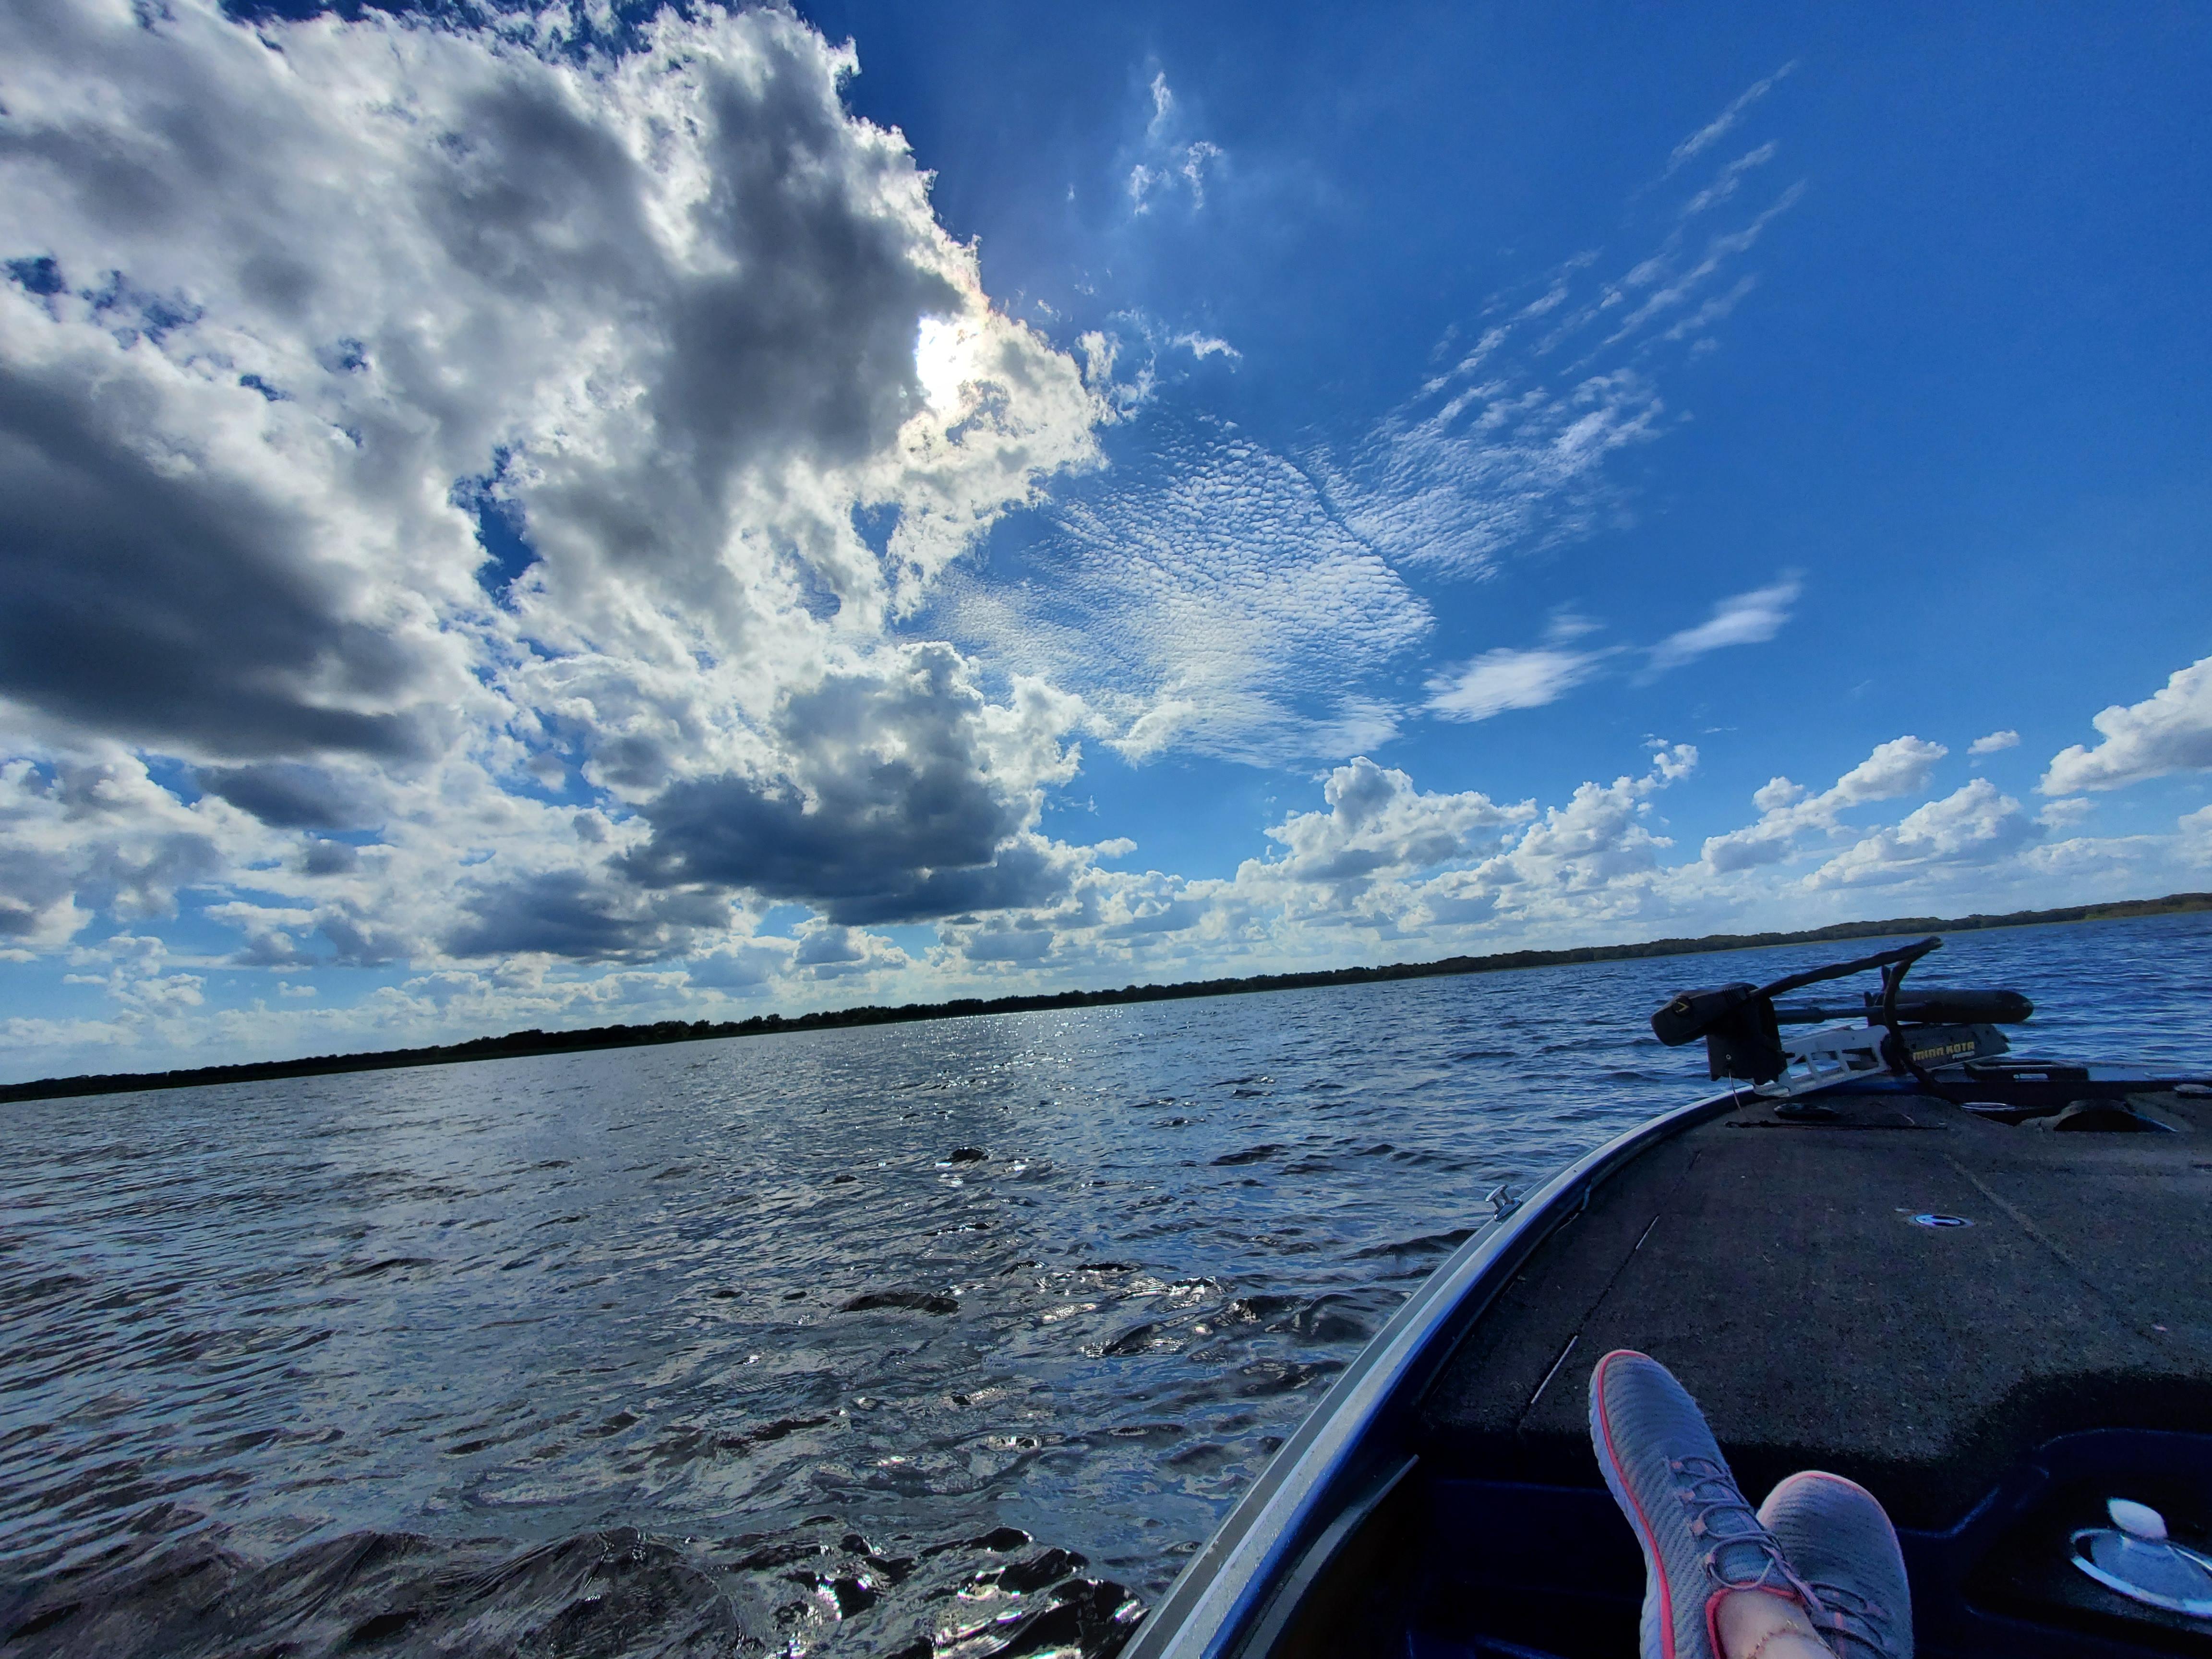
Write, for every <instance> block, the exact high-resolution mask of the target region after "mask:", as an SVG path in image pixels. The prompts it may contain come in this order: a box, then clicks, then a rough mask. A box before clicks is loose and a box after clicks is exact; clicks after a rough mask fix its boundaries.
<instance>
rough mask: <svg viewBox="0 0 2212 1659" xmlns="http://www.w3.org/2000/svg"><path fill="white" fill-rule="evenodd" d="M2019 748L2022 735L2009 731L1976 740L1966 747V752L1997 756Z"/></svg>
mask: <svg viewBox="0 0 2212 1659" xmlns="http://www.w3.org/2000/svg"><path fill="white" fill-rule="evenodd" d="M2019 747H2020V733H2019V732H2014V731H2010V730H2007V731H2003V732H1990V734H1989V735H1988V736H1987V737H1982V738H1975V739H1974V740H1973V741H1972V743H1970V744H1967V745H1966V752H1967V753H1968V754H1970V755H1996V754H2002V752H2003V751H2004V750H2008V749H2017V748H2019Z"/></svg>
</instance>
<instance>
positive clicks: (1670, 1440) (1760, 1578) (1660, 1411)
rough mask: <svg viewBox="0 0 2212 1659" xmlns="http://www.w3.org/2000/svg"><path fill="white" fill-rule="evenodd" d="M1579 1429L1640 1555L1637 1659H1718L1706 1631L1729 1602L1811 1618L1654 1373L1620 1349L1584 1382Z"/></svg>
mask: <svg viewBox="0 0 2212 1659" xmlns="http://www.w3.org/2000/svg"><path fill="white" fill-rule="evenodd" d="M1589 1420H1590V1444H1591V1446H1592V1448H1593V1449H1595V1451H1596V1453H1597V1462H1598V1468H1600V1469H1601V1471H1602V1472H1603V1473H1604V1475H1605V1484H1606V1486H1607V1487H1608V1488H1610V1489H1611V1491H1612V1492H1613V1501H1614V1502H1615V1503H1617V1504H1620V1510H1621V1513H1622V1514H1624V1515H1626V1516H1627V1517H1628V1524H1629V1525H1630V1527H1632V1528H1634V1530H1635V1533H1636V1541H1637V1542H1638V1544H1639V1545H1641V1546H1642V1547H1643V1550H1644V1620H1643V1627H1642V1632H1641V1643H1642V1652H1643V1656H1644V1659H1723V1652H1722V1649H1721V1642H1720V1636H1719V1632H1717V1630H1716V1629H1715V1628H1714V1624H1713V1620H1714V1615H1715V1614H1716V1613H1717V1610H1718V1608H1719V1605H1720V1601H1721V1598H1722V1597H1723V1596H1724V1595H1729V1594H1731V1593H1733V1592H1735V1591H1738V1590H1758V1591H1762V1592H1764V1593H1765V1594H1767V1595H1776V1596H1780V1597H1781V1598H1783V1599H1784V1601H1791V1602H1795V1603H1796V1604H1797V1605H1798V1606H1800V1607H1804V1608H1806V1609H1807V1610H1808V1612H1810V1610H1811V1609H1812V1608H1813V1607H1814V1600H1813V1592H1812V1591H1811V1589H1809V1588H1808V1586H1807V1585H1806V1584H1805V1583H1803V1581H1802V1580H1801V1579H1800V1578H1799V1577H1798V1576H1797V1575H1796V1572H1794V1571H1791V1568H1790V1560H1789V1558H1788V1557H1787V1556H1785V1555H1784V1553H1783V1549H1782V1546H1781V1545H1780V1544H1779V1543H1778V1542H1777V1541H1776V1540H1775V1537H1774V1534H1772V1533H1771V1532H1769V1531H1768V1530H1767V1529H1766V1528H1765V1526H1763V1525H1761V1524H1760V1522H1759V1516H1758V1515H1757V1514H1756V1513H1754V1512H1753V1509H1752V1507H1751V1505H1750V1504H1749V1503H1747V1501H1746V1500H1745V1498H1744V1496H1743V1493H1742V1492H1740V1491H1738V1490H1737V1488H1736V1484H1735V1476H1734V1475H1732V1474H1729V1467H1728V1464H1727V1462H1726V1461H1725V1460H1723V1458H1722V1456H1721V1449H1720V1447H1719V1446H1718V1445H1717V1444H1716V1443H1714V1440H1713V1437H1712V1431H1711V1430H1710V1429H1708V1428H1707V1427H1706V1426H1705V1418H1704V1416H1703V1415H1702V1414H1701V1413H1699V1410H1698V1407H1697V1402H1696V1401H1693V1400H1692V1399H1691V1398H1690V1396H1689V1395H1688V1394H1687V1393H1686V1392H1685V1391H1684V1390H1683V1388H1682V1385H1681V1384H1680V1383H1677V1382H1676V1381H1675V1380H1674V1376H1673V1375H1672V1374H1671V1373H1670V1372H1669V1371H1668V1370H1667V1368H1666V1367H1665V1366H1664V1365H1662V1364H1660V1363H1659V1362H1658V1361H1657V1360H1656V1359H1654V1358H1651V1357H1650V1355H1648V1354H1640V1353H1637V1352H1633V1351H1632V1350H1630V1349H1627V1348H1617V1349H1615V1350H1614V1351H1613V1352H1611V1353H1609V1354H1607V1355H1606V1356H1605V1358H1602V1359H1601V1360H1599V1361H1598V1362H1597V1368H1596V1369H1595V1370H1593V1371H1592V1372H1591V1373H1590V1385H1589ZM1853 1659H1857V1656H1853Z"/></svg>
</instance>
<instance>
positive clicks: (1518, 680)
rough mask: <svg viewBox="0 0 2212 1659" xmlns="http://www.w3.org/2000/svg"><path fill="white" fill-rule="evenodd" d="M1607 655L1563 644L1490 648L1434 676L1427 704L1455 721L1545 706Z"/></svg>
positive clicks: (1432, 709)
mask: <svg viewBox="0 0 2212 1659" xmlns="http://www.w3.org/2000/svg"><path fill="white" fill-rule="evenodd" d="M1606 655H1607V653H1605V652H1602V651H1575V650H1571V649H1568V648H1566V647H1561V646H1541V647H1536V648H1534V649H1533V650H1527V651H1510V650H1499V651H1486V652H1484V653H1482V654H1481V655H1480V656H1479V657H1477V658H1475V659H1474V660H1473V661H1472V662H1467V663H1462V664H1461V665H1459V666H1458V667H1457V668H1455V669H1451V670H1449V671H1447V672H1445V673H1443V674H1439V675H1437V676H1436V677H1435V678H1431V680H1430V681H1429V691H1430V694H1431V695H1430V697H1429V700H1428V702H1427V703H1426V704H1425V707H1426V708H1428V710H1429V712H1430V713H1431V714H1439V715H1441V716H1443V718H1444V719H1445V720H1488V719H1489V718H1490V717H1491V716H1492V714H1504V712H1505V711H1506V710H1508V709H1510V708H1542V707H1543V706H1544V705H1545V704H1546V703H1548V702H1557V701H1558V700H1559V698H1560V697H1562V696H1565V695H1566V693H1567V692H1569V691H1570V690H1573V689H1574V688H1575V687H1576V686H1577V685H1580V684H1582V683H1583V681H1584V680H1586V679H1588V678H1589V677H1590V676H1591V675H1592V674H1593V673H1595V671H1597V665H1598V664H1599V663H1600V662H1601V661H1603V660H1604V659H1605V657H1606Z"/></svg>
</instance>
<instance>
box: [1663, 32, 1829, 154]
mask: <svg viewBox="0 0 2212 1659" xmlns="http://www.w3.org/2000/svg"><path fill="white" fill-rule="evenodd" d="M1796 67H1797V60H1796V58H1791V59H1790V61H1789V62H1788V63H1786V64H1784V65H1783V66H1782V67H1781V68H1780V69H1778V70H1775V71H1774V73H1773V74H1771V75H1770V76H1765V78H1764V79H1762V80H1758V81H1754V82H1752V83H1751V85H1750V86H1748V87H1747V88H1745V89H1744V90H1743V91H1742V92H1741V93H1740V94H1737V96H1736V98H1735V101H1734V102H1733V103H1731V104H1729V106H1728V107H1727V108H1726V109H1724V110H1723V111H1722V112H1720V113H1719V114H1718V115H1717V116H1715V117H1714V118H1712V119H1711V120H1710V121H1708V122H1707V123H1705V125H1704V126H1702V127H1699V129H1698V130H1697V131H1695V132H1693V133H1692V134H1691V135H1690V136H1689V137H1686V138H1685V139H1684V140H1682V142H1681V143H1679V144H1677V145H1675V146H1674V154H1673V155H1669V156H1668V158H1667V173H1668V176H1669V177H1672V176H1673V175H1674V173H1677V172H1679V171H1680V169H1681V167H1683V165H1684V164H1685V163H1686V162H1688V161H1692V160H1694V159H1696V158H1697V157H1698V156H1699V155H1704V154H1705V151H1707V150H1709V149H1711V148H1712V147H1713V146H1714V145H1715V144H1717V143H1720V141H1721V140H1722V139H1723V138H1725V137H1728V135H1729V133H1731V132H1733V131H1735V128H1736V125H1737V124H1738V123H1739V122H1741V120H1742V119H1743V117H1744V112H1746V111H1747V110H1748V109H1750V107H1751V106H1753V104H1755V103H1757V102H1758V101H1759V100H1760V99H1762V98H1764V97H1765V96H1766V94H1768V93H1770V92H1771V91H1773V90H1774V88H1775V84H1776V82H1779V81H1781V80H1782V79H1783V78H1784V76H1787V75H1789V74H1790V71H1791V70H1795V69H1796Z"/></svg>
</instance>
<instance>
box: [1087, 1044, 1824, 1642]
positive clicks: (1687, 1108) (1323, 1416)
mask: <svg viewBox="0 0 2212 1659" xmlns="http://www.w3.org/2000/svg"><path fill="white" fill-rule="evenodd" d="M1851 1080H1852V1081H1858V1082H1863V1079H1851ZM1842 1081H1844V1079H1837V1082H1838V1083H1840V1082H1842ZM1826 1086H1827V1087H1831V1088H1832V1087H1834V1086H1835V1085H1834V1084H1830V1085H1826ZM1807 1092H1812V1091H1807ZM1744 1103H1745V1095H1744V1092H1743V1091H1742V1090H1741V1088H1737V1089H1731V1090H1729V1091H1727V1092H1725V1093H1721V1094H1715V1095H1708V1096H1705V1097H1701V1098H1699V1099H1698V1100H1694V1101H1692V1102H1690V1103H1688V1104H1686V1105H1683V1106H1678V1107H1675V1108H1674V1109H1671V1110H1668V1111H1664V1112H1662V1113H1660V1114H1658V1115H1656V1116H1654V1117H1651V1118H1648V1119H1646V1120H1644V1121H1643V1122H1641V1123H1639V1124H1637V1125H1635V1126H1634V1127H1631V1128H1628V1129H1625V1130H1623V1131H1622V1132H1621V1133H1619V1134H1617V1135H1615V1136H1614V1137H1613V1139H1610V1140H1607V1141H1606V1142H1605V1143H1603V1144H1602V1145H1601V1146H1596V1147H1595V1148H1593V1149H1592V1150H1591V1151H1589V1152H1586V1153H1584V1154H1583V1156H1582V1157H1581V1158H1578V1159H1577V1160H1576V1161H1575V1162H1574V1163H1572V1164H1569V1165H1568V1166H1567V1167H1566V1168H1565V1170H1561V1171H1560V1172H1559V1174H1558V1175H1556V1176H1553V1177H1552V1179H1551V1180H1550V1181H1548V1182H1545V1184H1544V1185H1543V1186H1541V1187H1540V1188H1538V1189H1537V1190H1536V1191H1535V1193H1534V1194H1531V1195H1530V1196H1529V1197H1528V1199H1527V1200H1524V1201H1523V1202H1522V1204H1521V1205H1520V1206H1518V1207H1517V1208H1516V1209H1514V1210H1512V1211H1510V1212H1508V1213H1507V1214H1505V1215H1502V1216H1498V1217H1496V1218H1493V1219H1492V1220H1491V1221H1490V1222H1488V1223H1487V1224H1486V1225H1484V1226H1483V1227H1482V1228H1481V1229H1480V1231H1478V1232H1477V1233H1476V1234H1475V1235H1474V1237H1472V1238H1470V1239H1468V1241H1467V1242H1466V1243H1464V1244H1462V1245H1461V1246H1460V1248H1459V1249H1457V1250H1456V1251H1455V1252H1454V1253H1453V1254H1452V1255H1450V1256H1449V1258H1447V1259H1446V1260H1445V1261H1443V1262H1441V1263H1439V1264H1438V1265H1437V1269H1436V1271H1435V1272H1434V1273H1431V1274H1430V1275H1429V1276H1428V1278H1426V1279H1424V1280H1423V1281H1422V1282H1421V1284H1420V1285H1419V1287H1418V1288H1417V1289H1415V1291H1413V1294H1412V1295H1411V1296H1409V1297H1407V1298H1406V1300H1405V1301H1404V1302H1403V1303H1402V1304H1400V1305H1399V1308H1398V1310H1397V1311H1396V1312H1395V1314H1393V1315H1392V1316H1391V1318H1390V1320H1389V1323H1387V1324H1385V1325H1384V1326H1383V1328H1382V1330H1380V1331H1379V1332H1377V1333H1376V1335H1375V1338H1374V1340H1371V1341H1370V1342H1369V1343H1368V1345H1367V1346H1365V1347H1364V1348H1363V1349H1362V1350H1361V1351H1360V1352H1359V1354H1358V1357H1357V1358H1354V1359H1353V1360H1352V1364H1350V1365H1349V1366H1347V1367H1346V1370H1345V1371H1344V1373H1343V1374H1342V1375H1341V1376H1339V1377H1338V1378H1337V1379H1336V1381H1335V1383H1334V1384H1333V1385H1332V1386H1331V1387H1330V1389H1329V1391H1328V1394H1327V1395H1323V1396H1322V1400H1321V1401H1320V1403H1319V1404H1318V1405H1316V1407H1314V1409H1313V1410H1312V1411H1311V1412H1310V1413H1307V1415H1306V1419H1305V1420H1304V1422H1303V1423H1302V1424H1300V1425H1299V1426H1298V1429H1297V1432H1296V1433H1295V1434H1293V1435H1292V1436H1291V1438H1290V1439H1289V1440H1288V1441H1286V1442H1285V1443H1284V1444H1283V1446H1282V1448H1281V1449H1280V1450H1279V1451H1278V1452H1276V1454H1275V1455H1274V1456H1273V1458H1272V1459H1271V1460H1270V1461H1269V1462H1268V1464H1267V1468H1266V1469H1265V1470H1264V1471H1262V1473H1261V1476H1260V1478H1259V1480H1257V1481H1255V1483H1254V1484H1253V1486H1252V1487H1251V1489H1250V1490H1249V1491H1248V1492H1246V1493H1245V1494H1244V1496H1243V1498H1240V1499H1239V1500H1238V1501H1237V1506H1236V1507H1235V1508H1234V1509H1233V1510H1231V1511H1230V1512H1229V1516H1228V1517H1227V1519H1225V1521H1224V1522H1222V1523H1221V1525H1220V1526H1219V1527H1218V1528H1215V1529H1214V1533H1213V1535H1212V1537H1211V1538H1210V1539H1208V1540H1207V1541H1206V1546H1205V1547H1204V1548H1202V1549H1200V1551H1199V1552H1198V1553H1197V1554H1195V1555H1194V1556H1193V1557H1192V1558H1191V1559H1190V1560H1189V1562H1188V1564H1187V1565H1185V1566H1184V1568H1183V1570H1182V1572H1180V1573H1179V1574H1177V1575H1176V1581H1175V1583H1173V1584H1171V1585H1170V1586H1169V1589H1168V1593H1167V1594H1166V1595H1164V1596H1163V1597H1161V1598H1160V1600H1159V1601H1158V1603H1157V1604H1156V1605H1155V1606H1154V1607H1152V1608H1151V1609H1149V1610H1148V1611H1147V1613H1146V1616H1145V1619H1144V1620H1143V1622H1142V1623H1141V1624H1139V1626H1138V1628H1137V1632H1136V1635H1135V1637H1134V1638H1133V1641H1132V1642H1131V1644H1130V1645H1129V1646H1128V1647H1127V1649H1125V1650H1123V1659H1222V1656H1224V1655H1225V1654H1227V1653H1229V1652H1230V1651H1231V1650H1232V1649H1233V1648H1234V1647H1235V1646H1236V1644H1237V1643H1238V1642H1239V1641H1240V1640H1242V1639H1243V1636H1244V1634H1245V1632H1247V1631H1248V1630H1249V1629H1250V1628H1251V1627H1252V1626H1253V1623H1254V1621H1255V1619H1256V1618H1258V1616H1259V1615H1260V1614H1261V1611H1262V1610H1263V1608H1264V1607H1265V1606H1266V1604H1267V1601H1268V1599H1269V1597H1270V1596H1271V1595H1272V1594H1273V1591H1274V1589H1275V1588H1276V1586H1277V1585H1278V1584H1279V1583H1280V1582H1281V1580H1282V1577H1283V1574H1284V1572H1285V1569H1286V1568H1287V1566H1288V1565H1290V1561H1291V1556H1292V1552H1293V1550H1294V1549H1295V1548H1297V1547H1302V1546H1304V1545H1305V1544H1306V1542H1307V1540H1308V1539H1309V1537H1310V1534H1312V1533H1313V1532H1314V1530H1315V1528H1316V1522H1320V1521H1322V1520H1323V1519H1324V1517H1325V1513H1326V1510H1327V1500H1328V1499H1330V1498H1334V1497H1335V1496H1337V1495H1338V1494H1337V1493H1336V1491H1335V1489H1336V1487H1337V1486H1339V1484H1340V1481H1341V1480H1342V1479H1343V1477H1345V1476H1346V1474H1347V1473H1350V1472H1352V1463H1353V1460H1354V1457H1355V1455H1356V1454H1357V1453H1358V1452H1359V1451H1360V1450H1361V1449H1362V1447H1363V1443H1364V1442H1365V1441H1366V1439H1367V1437H1368V1433H1369V1431H1370V1429H1371V1428H1372V1427H1373V1426H1374V1425H1375V1424H1376V1421H1377V1419H1379V1418H1380V1417H1381V1416H1382V1414H1383V1412H1384V1411H1385V1410H1386V1409H1387V1408H1388V1407H1389V1406H1391V1405H1392V1404H1393V1403H1394V1402H1397V1401H1400V1400H1401V1395H1402V1393H1403V1390H1404V1389H1405V1386H1406V1384H1407V1381H1408V1380H1409V1379H1410V1378H1412V1377H1413V1376H1415V1374H1416V1373H1417V1372H1418V1371H1419V1370H1421V1369H1423V1368H1424V1367H1427V1368H1428V1369H1431V1370H1434V1369H1435V1368H1436V1367H1437V1366H1440V1365H1441V1364H1443V1362H1444V1361H1445V1360H1446V1359H1447V1358H1449V1355H1450V1352H1451V1351H1452V1350H1453V1349H1454V1348H1455V1347H1456V1346H1458V1343H1459V1340H1460V1339H1461V1338H1462V1336H1464V1335H1465V1334H1467V1332H1468V1330H1470V1329H1471V1328H1473V1327H1474V1324H1475V1322H1477V1321H1478V1320H1479V1319H1480V1317H1481V1316H1482V1313H1483V1312H1484V1310H1486V1309H1487V1308H1488V1307H1489V1305H1490V1304H1491V1302H1492V1300H1494V1299H1495V1297H1497V1295H1498V1292H1499V1291H1502V1290H1503V1289H1504V1287H1505V1285H1506V1284H1507V1283H1508V1282H1509V1281H1510V1279H1511V1278H1512V1276H1513V1274H1514V1273H1517V1272H1518V1271H1519V1270H1520V1268H1521V1267H1522V1265H1523V1263H1525V1262H1526V1261H1527V1260H1528V1257H1529V1256H1530V1255H1532V1254H1534V1251H1535V1249H1536V1248H1537V1246H1538V1245H1540V1244H1541V1243H1543V1242H1544V1240H1545V1239H1547V1238H1548V1237H1550V1236H1551V1235H1552V1233H1553V1231H1556V1230H1557V1229H1558V1228H1559V1227H1560V1226H1561V1225H1564V1224H1565V1223H1566V1222H1567V1221H1568V1220H1570V1219H1571V1218H1573V1217H1574V1216H1576V1215H1578V1214H1580V1213H1581V1212H1582V1211H1583V1208H1584V1207H1586V1206H1587V1205H1588V1204H1589V1196H1590V1194H1591V1193H1592V1192H1594V1191H1595V1189H1596V1188H1598V1187H1599V1186H1600V1185H1601V1184H1602V1183H1603V1182H1605V1181H1606V1180H1607V1179H1608V1178H1609V1177H1610V1176H1613V1175H1614V1174H1615V1173H1617V1172H1618V1171H1619V1170H1620V1169H1621V1168H1623V1167H1624V1166H1625V1165H1626V1164H1628V1163H1629V1162H1631V1161H1632V1159H1634V1158H1637V1157H1638V1156H1640V1155H1641V1154H1642V1153H1644V1152H1646V1151H1648V1150H1650V1147H1651V1146H1653V1145H1655V1144H1656V1143H1657V1142H1659V1141H1662V1140H1665V1139H1669V1138H1670V1137H1672V1136H1674V1135H1675V1134H1678V1133H1681V1132H1682V1131H1684V1130H1686V1129H1690V1128H1694V1127H1697V1126H1698V1125H1699V1124H1701V1123H1704V1122H1706V1121H1709V1120H1711V1119H1712V1118H1715V1117H1718V1116H1720V1115H1723V1114H1724V1113H1727V1112H1730V1111H1733V1110H1735V1109H1738V1108H1740V1107H1741V1106H1742V1105H1743V1104H1744Z"/></svg>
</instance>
